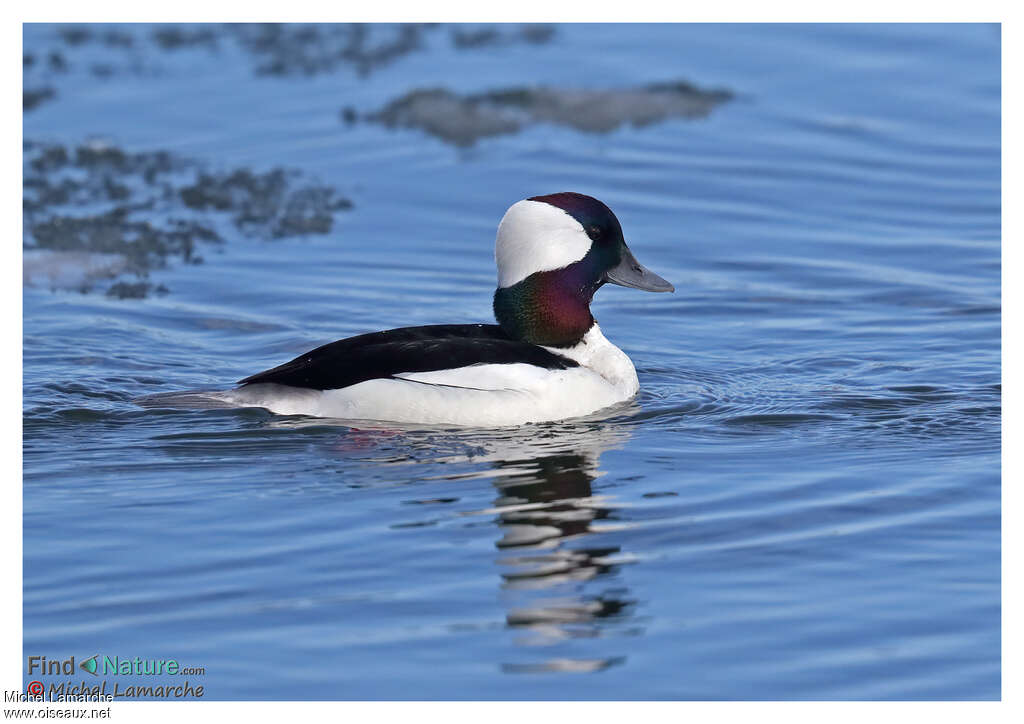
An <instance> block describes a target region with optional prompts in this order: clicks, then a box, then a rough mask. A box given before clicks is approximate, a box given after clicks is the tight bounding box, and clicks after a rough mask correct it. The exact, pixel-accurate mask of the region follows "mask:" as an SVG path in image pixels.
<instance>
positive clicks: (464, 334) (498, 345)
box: [238, 324, 579, 390]
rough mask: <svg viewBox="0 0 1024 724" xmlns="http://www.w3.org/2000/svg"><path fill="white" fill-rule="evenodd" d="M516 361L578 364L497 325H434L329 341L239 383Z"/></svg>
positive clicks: (332, 386) (344, 379) (320, 386)
mask: <svg viewBox="0 0 1024 724" xmlns="http://www.w3.org/2000/svg"><path fill="white" fill-rule="evenodd" d="M516 363H519V364H522V363H525V364H528V365H533V366H535V367H539V368H543V369H555V370H564V369H568V368H570V367H578V366H579V365H578V364H577V363H576V362H575V361H574V360H571V359H569V358H568V357H563V356H562V355H560V354H557V353H555V352H552V351H550V350H547V349H545V348H543V347H538V346H537V345H535V344H530V343H529V342H523V341H522V340H517V339H512V338H511V337H509V336H508V335H506V334H505V333H504V332H503V331H502V329H501V327H499V326H498V325H496V324H434V325H429V326H424V327H402V328H400V329H389V330H386V331H383V332H372V333H370V334H361V335H359V336H357V337H349V338H348V339H342V340H338V341H337V342H331V343H330V344H325V345H323V346H322V347H317V348H316V349H314V350H312V351H310V352H306V353H305V354H302V355H299V356H298V357H296V358H295V359H293V360H292V361H290V362H285V363H284V364H283V365H279V366H277V367H274V368H273V369H269V370H266V371H264V372H259V373H257V374H254V375H250V376H249V377H246V378H245V379H243V380H240V381H239V382H238V384H240V385H253V384H260V383H265V382H270V383H274V384H279V385H289V386H291V387H303V388H307V389H314V390H336V389H340V388H342V387H349V386H351V385H355V384H358V383H360V382H366V381H367V380H375V379H395V378H397V377H398V376H399V375H401V374H403V373H405V374H409V373H417V372H435V371H438V370H448V369H456V368H459V367H468V366H470V365H482V364H516Z"/></svg>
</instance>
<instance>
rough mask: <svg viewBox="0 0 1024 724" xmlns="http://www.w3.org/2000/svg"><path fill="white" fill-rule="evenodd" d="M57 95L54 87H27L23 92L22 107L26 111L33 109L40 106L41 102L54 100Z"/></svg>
mask: <svg viewBox="0 0 1024 724" xmlns="http://www.w3.org/2000/svg"><path fill="white" fill-rule="evenodd" d="M56 95H57V92H56V91H55V90H54V89H53V88H49V87H47V88H32V89H30V88H26V89H24V90H23V91H22V93H21V108H22V110H25V111H31V110H32V109H33V108H35V107H36V106H38V105H39V104H40V103H45V102H46V101H50V100H53V99H54V98H55V97H56Z"/></svg>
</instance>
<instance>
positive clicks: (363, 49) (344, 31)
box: [22, 23, 555, 78]
mask: <svg viewBox="0 0 1024 724" xmlns="http://www.w3.org/2000/svg"><path fill="white" fill-rule="evenodd" d="M441 27H442V26H441V25H439V24H437V23H345V24H337V23H315V24H293V23H226V24H202V23H198V24H162V25H121V26H114V27H110V28H106V29H101V28H99V27H97V26H94V25H63V26H59V27H58V28H57V29H56V36H55V38H54V42H57V43H60V44H61V45H60V50H56V49H51V50H50V51H49V61H50V62H49V66H48V67H49V70H50V71H54V72H66V71H68V70H69V68H70V66H71V61H69V60H68V59H67V58H65V55H64V52H66V53H67V54H68V55H70V56H72V58H74V56H75V55H76V54H77V53H78V51H79V49H80V48H85V47H92V48H96V47H104V48H106V49H108V50H111V51H115V52H112V53H111V54H110V55H109V57H108V58H104V59H102V62H97V61H96V58H95V53H93V54H92V57H91V66H90V71H91V72H92V74H93V75H94V76H97V77H100V78H108V77H111V76H114V75H117V74H119V73H123V72H136V73H137V72H144V71H145V72H149V71H152V70H153V67H154V65H153V63H151V62H148V61H146V60H145V59H144V58H143V57H142V56H140V55H139V51H140V50H141V51H143V52H144V51H146V50H147V49H152V50H155V51H162V52H178V51H183V50H192V49H195V50H205V51H207V52H211V53H212V52H218V51H219V50H220V49H221V47H222V46H223V45H224V44H226V43H231V44H234V45H237V46H238V47H240V48H241V49H242V50H243V51H244V52H245V53H246V54H247V55H248V56H249V58H250V59H251V60H252V65H253V71H254V72H255V73H256V74H257V75H278V76H284V75H315V74H320V73H331V72H334V71H336V70H338V69H340V68H354V69H355V71H356V72H357V73H358V74H360V75H362V76H367V75H369V74H371V73H372V72H374V71H376V70H378V69H380V68H383V67H385V66H387V65H389V64H391V63H393V62H394V61H396V60H398V59H399V58H402V57H405V56H407V55H410V54H412V53H415V52H418V51H421V50H423V49H425V48H426V47H427V43H426V40H427V36H428V35H430V34H432V33H433V32H434V31H436V30H437V29H438V28H441ZM449 28H450V29H449V37H450V39H451V43H452V46H453V47H455V48H457V49H459V50H474V49H477V48H489V47H493V46H506V45H514V44H519V43H527V44H530V45H542V44H544V43H547V42H549V41H550V40H551V39H552V38H553V37H554V35H555V28H554V26H552V25H545V24H527V25H510V24H496V25H451V26H449ZM37 50H38V49H37ZM61 51H64V52H61ZM22 66H23V68H24V69H25V70H26V71H27V70H29V69H36V68H41V67H42V58H41V57H39V58H37V57H36V55H35V54H33V53H26V54H25V55H23V57H22Z"/></svg>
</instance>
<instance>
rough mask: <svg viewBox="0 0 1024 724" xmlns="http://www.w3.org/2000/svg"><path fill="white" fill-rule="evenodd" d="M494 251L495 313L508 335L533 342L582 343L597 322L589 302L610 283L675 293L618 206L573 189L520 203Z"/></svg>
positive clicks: (512, 209)
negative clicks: (625, 230)
mask: <svg viewBox="0 0 1024 724" xmlns="http://www.w3.org/2000/svg"><path fill="white" fill-rule="evenodd" d="M494 256H495V260H496V261H497V264H498V290H497V291H496V292H495V293H494V316H495V317H496V318H497V320H498V324H500V325H501V328H502V329H503V330H504V331H505V333H506V334H508V335H510V336H512V337H515V338H516V339H522V340H524V341H526V342H531V343H533V344H541V345H545V346H549V347H571V346H573V345H575V344H578V343H579V341H580V340H581V339H583V336H584V335H585V334H586V333H587V331H588V330H589V329H590V328H591V326H593V324H594V317H593V316H592V315H591V314H590V300H591V299H593V297H594V292H596V291H597V290H598V289H600V288H601V285H603V284H605V283H607V282H611V283H612V284H618V285H619V286H623V287H633V288H634V289H643V290H645V291H648V292H673V291H675V288H674V287H673V286H672V285H671V284H669V283H668V282H667V281H665V280H664V279H662V278H661V277H660V276H658V275H657V274H655V273H654V272H652V271H651V270H650V269H647V268H646V267H645V266H644V265H643V264H641V263H640V262H638V261H637V260H636V257H635V256H633V253H632V252H631V251H630V250H629V247H628V246H626V241H625V239H623V237H622V227H621V226H620V225H619V220H618V219H617V218H615V214H613V213H612V210H611V209H609V208H608V207H607V206H605V205H604V204H603V203H601V202H600V201H598V200H597V199H595V198H592V197H590V196H584V195H583V194H577V193H572V192H569V191H566V192H562V193H557V194H548V195H547V196H533V197H531V198H528V199H524V200H523V201H519V202H517V203H515V204H513V205H512V206H511V207H510V208H509V210H508V211H507V212H505V216H504V217H503V218H502V220H501V223H500V224H499V225H498V238H497V240H496V241H495V247H494Z"/></svg>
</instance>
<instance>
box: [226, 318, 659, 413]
mask: <svg viewBox="0 0 1024 724" xmlns="http://www.w3.org/2000/svg"><path fill="white" fill-rule="evenodd" d="M552 350H553V351H555V352H557V353H558V354H562V355H564V356H566V357H569V358H571V359H573V360H575V361H577V362H578V363H579V364H580V366H579V367H573V368H570V369H566V370H548V369H543V368H541V367H535V366H533V365H528V364H484V365H472V366H469V367H459V368H457V369H450V370H438V371H435V372H417V373H407V374H403V375H400V376H399V378H398V379H386V380H384V379H382V380H368V381H366V382H360V383H359V384H356V385H352V386H350V387H345V388H342V389H339V390H324V391H320V390H307V389H301V388H296V387H288V386H285V385H275V384H256V385H247V386H246V387H242V388H240V389H238V390H231V391H230V392H225V393H220V394H221V395H223V396H224V397H223V399H224V400H225V401H226V402H228V403H229V404H235V405H242V406H251V407H265V408H266V409H268V410H270V411H271V412H275V413H277V414H280V415H311V416H314V417H333V418H339V419H343V420H384V421H391V422H403V423H421V424H428V425H430V424H447V425H472V426H481V427H485V426H505V425H519V424H523V423H527V422H547V421H553V420H564V419H568V418H571V417H580V416H582V415H588V414H590V413H592V412H596V411H597V410H600V409H602V408H605V407H610V406H612V405H615V404H617V403H620V402H624V401H626V400H628V399H630V398H632V397H633V395H635V394H636V391H637V389H638V388H639V384H638V382H637V377H636V371H635V370H634V368H633V363H632V362H630V360H629V357H627V356H626V355H625V354H624V353H623V352H622V350H620V349H618V348H617V347H615V345H613V344H612V343H611V342H609V341H608V340H607V339H605V337H604V335H603V334H601V330H600V329H599V328H598V326H597V325H596V324H595V325H594V327H593V328H592V329H591V330H590V332H588V333H587V336H586V337H585V338H584V339H583V341H582V342H580V344H578V345H577V346H576V347H573V348H570V349H556V348H552Z"/></svg>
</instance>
